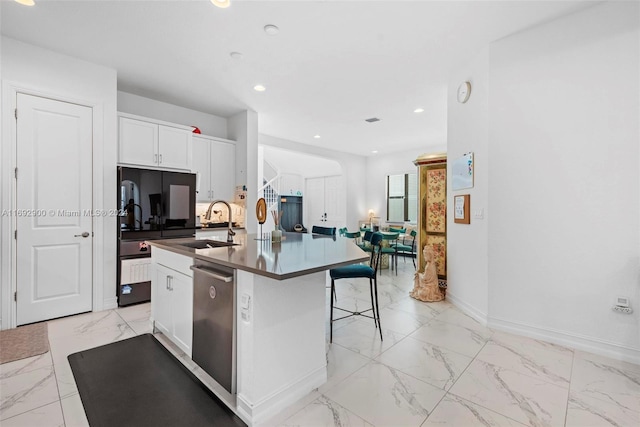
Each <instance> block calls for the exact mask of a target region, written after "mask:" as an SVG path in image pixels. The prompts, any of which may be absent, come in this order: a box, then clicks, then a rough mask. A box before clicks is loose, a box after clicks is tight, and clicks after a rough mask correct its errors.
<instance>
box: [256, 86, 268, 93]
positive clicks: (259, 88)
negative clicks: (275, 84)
mask: <svg viewBox="0 0 640 427" xmlns="http://www.w3.org/2000/svg"><path fill="white" fill-rule="evenodd" d="M253 88H254V89H255V90H257V91H258V92H264V91H265V90H267V88H266V87H264V86H262V85H255V86H254V87H253Z"/></svg>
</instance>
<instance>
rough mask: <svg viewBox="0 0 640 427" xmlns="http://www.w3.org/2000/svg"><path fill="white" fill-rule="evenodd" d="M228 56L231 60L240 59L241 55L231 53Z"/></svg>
mask: <svg viewBox="0 0 640 427" xmlns="http://www.w3.org/2000/svg"><path fill="white" fill-rule="evenodd" d="M229 56H230V57H232V58H233V59H242V53H240V52H231V53H230V54H229Z"/></svg>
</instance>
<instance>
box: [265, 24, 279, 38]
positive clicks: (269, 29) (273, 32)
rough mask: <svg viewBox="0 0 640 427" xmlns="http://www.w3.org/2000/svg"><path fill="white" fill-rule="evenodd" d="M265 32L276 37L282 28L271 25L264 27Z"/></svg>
mask: <svg viewBox="0 0 640 427" xmlns="http://www.w3.org/2000/svg"><path fill="white" fill-rule="evenodd" d="M264 32H265V33H267V34H269V35H270V36H275V35H276V34H278V33H279V32H280V28H278V27H276V26H275V25H272V24H269V25H265V26H264Z"/></svg>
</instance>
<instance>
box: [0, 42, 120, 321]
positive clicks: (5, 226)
mask: <svg viewBox="0 0 640 427" xmlns="http://www.w3.org/2000/svg"><path fill="white" fill-rule="evenodd" d="M1 61H2V79H3V80H2V84H3V94H2V96H3V98H2V103H3V108H2V111H3V113H4V115H3V116H2V124H3V126H2V130H3V133H2V144H1V150H2V157H1V159H2V160H1V164H2V170H1V174H0V179H1V180H2V182H1V185H0V186H1V188H2V199H1V203H2V209H8V210H9V209H11V208H12V205H11V200H12V188H13V177H12V170H13V156H14V146H15V135H14V134H13V133H12V129H13V127H14V124H15V119H14V117H13V107H12V105H13V103H14V102H15V99H12V98H13V97H12V93H15V92H13V89H14V88H16V89H19V90H24V91H27V92H31V93H38V94H40V95H42V96H50V97H53V98H60V99H65V100H73V101H76V102H79V103H84V104H86V105H92V106H93V107H94V117H93V120H94V128H96V129H97V133H96V134H94V135H96V140H95V141H94V176H93V181H94V182H93V192H94V202H93V208H94V209H111V208H113V207H114V200H115V199H116V186H115V182H116V158H117V143H116V138H117V122H116V88H117V86H116V71H115V70H113V69H110V68H106V67H102V66H99V65H95V64H91V63H88V62H85V61H82V60H78V59H75V58H71V57H68V56H65V55H60V54H57V53H55V52H52V51H49V50H46V49H42V48H39V47H36V46H33V45H29V44H25V43H22V42H18V41H16V40H13V39H9V38H6V37H3V38H2V58H1ZM96 150H97V151H96ZM61 191H62V190H61ZM0 224H1V230H0V232H1V235H2V259H1V267H2V282H1V289H2V292H1V294H2V327H3V328H6V327H9V325H10V322H9V319H10V318H11V316H14V315H15V312H13V307H14V306H13V303H12V301H10V299H9V298H8V296H9V295H10V292H11V283H10V282H11V280H10V278H11V269H12V264H11V257H10V255H11V242H12V239H11V236H10V234H11V221H10V218H6V217H4V218H2V222H1V223H0ZM93 231H94V233H95V235H94V249H93V250H94V282H95V283H94V306H93V307H94V310H101V309H103V308H109V307H115V305H116V277H115V276H116V240H117V236H116V217H95V218H94V230H93ZM10 313H11V314H10Z"/></svg>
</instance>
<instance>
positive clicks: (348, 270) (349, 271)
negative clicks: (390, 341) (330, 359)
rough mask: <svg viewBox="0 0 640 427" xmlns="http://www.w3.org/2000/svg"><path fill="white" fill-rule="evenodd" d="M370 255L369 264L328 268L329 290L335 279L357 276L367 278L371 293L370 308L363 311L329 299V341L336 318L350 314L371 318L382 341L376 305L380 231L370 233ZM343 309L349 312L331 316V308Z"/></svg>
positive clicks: (331, 338) (334, 286)
mask: <svg viewBox="0 0 640 427" xmlns="http://www.w3.org/2000/svg"><path fill="white" fill-rule="evenodd" d="M370 243H371V256H370V257H369V265H363V264H353V265H348V266H346V267H338V268H332V269H331V270H329V275H330V276H331V292H332V293H335V289H336V280H340V279H357V278H365V279H369V293H370V294H371V308H368V309H366V310H363V311H357V310H356V311H351V310H347V309H345V308H340V307H336V306H335V305H334V303H333V299H331V314H330V319H329V329H330V332H329V342H333V322H337V321H338V320H342V319H346V318H348V317H352V316H364V317H368V318H370V319H373V322H374V324H375V326H376V328H378V329H379V330H380V341H382V327H381V326H380V308H379V306H378V279H377V277H378V267H379V265H380V256H381V255H382V251H381V250H380V249H381V243H382V234H380V233H372V236H371V241H370ZM334 308H335V309H336V310H341V311H344V312H345V313H349V314H347V315H346V316H342V317H339V318H337V319H334V318H333V309H334ZM368 311H371V314H372V315H371V316H369V315H367V314H364V313H366V312H368Z"/></svg>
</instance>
